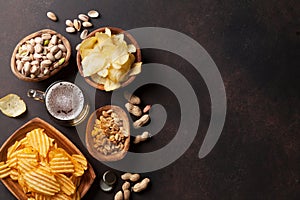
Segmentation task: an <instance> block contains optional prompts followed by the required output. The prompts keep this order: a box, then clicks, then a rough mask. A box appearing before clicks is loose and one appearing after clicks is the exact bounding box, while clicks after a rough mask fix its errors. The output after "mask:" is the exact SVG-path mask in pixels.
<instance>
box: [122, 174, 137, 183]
mask: <svg viewBox="0 0 300 200" xmlns="http://www.w3.org/2000/svg"><path fill="white" fill-rule="evenodd" d="M121 179H122V180H124V181H127V180H130V181H132V182H136V181H138V180H139V179H140V175H139V174H131V173H129V172H127V173H125V174H123V175H122V176H121Z"/></svg>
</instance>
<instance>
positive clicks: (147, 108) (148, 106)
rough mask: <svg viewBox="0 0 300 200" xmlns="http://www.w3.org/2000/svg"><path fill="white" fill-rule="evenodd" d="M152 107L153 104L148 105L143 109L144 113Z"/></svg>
mask: <svg viewBox="0 0 300 200" xmlns="http://www.w3.org/2000/svg"><path fill="white" fill-rule="evenodd" d="M150 109H151V105H146V106H145V108H144V109H143V113H146V112H148V111H149V110H150Z"/></svg>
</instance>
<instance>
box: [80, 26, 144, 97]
mask: <svg viewBox="0 0 300 200" xmlns="http://www.w3.org/2000/svg"><path fill="white" fill-rule="evenodd" d="M77 50H78V51H77V56H76V60H77V66H78V70H79V72H80V74H81V76H83V77H84V78H85V81H86V82H87V83H88V84H89V85H91V86H93V87H94V88H96V89H99V90H105V91H112V90H115V89H117V88H120V87H125V86H127V85H128V84H129V83H131V82H132V81H133V80H134V79H135V76H136V75H137V74H139V73H140V72H141V66H142V62H141V60H142V58H141V50H140V48H139V45H138V43H137V41H136V40H135V39H134V38H133V36H132V35H131V34H129V33H128V32H126V31H124V30H122V29H120V28H116V27H103V28H99V29H96V30H95V31H93V32H91V33H90V34H89V35H88V36H87V38H86V39H84V40H83V41H82V42H81V44H80V45H79V48H78V49H77Z"/></svg>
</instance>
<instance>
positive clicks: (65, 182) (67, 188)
mask: <svg viewBox="0 0 300 200" xmlns="http://www.w3.org/2000/svg"><path fill="white" fill-rule="evenodd" d="M55 177H56V180H57V181H58V183H59V184H60V186H61V190H62V191H63V192H64V193H65V194H67V195H68V196H70V195H72V194H74V192H75V190H76V187H75V185H74V183H73V182H72V180H71V179H70V178H68V177H67V176H66V175H64V174H56V175H55Z"/></svg>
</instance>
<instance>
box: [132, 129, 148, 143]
mask: <svg viewBox="0 0 300 200" xmlns="http://www.w3.org/2000/svg"><path fill="white" fill-rule="evenodd" d="M148 138H150V133H149V132H148V131H145V132H143V133H142V134H141V135H137V136H136V137H135V139H134V141H133V143H134V144H138V143H140V142H144V141H145V140H147V139H148Z"/></svg>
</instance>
